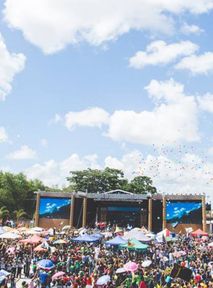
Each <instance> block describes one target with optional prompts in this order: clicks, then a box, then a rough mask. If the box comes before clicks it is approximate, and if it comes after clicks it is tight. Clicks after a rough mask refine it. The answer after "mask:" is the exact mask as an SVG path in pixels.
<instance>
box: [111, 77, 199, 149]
mask: <svg viewBox="0 0 213 288" xmlns="http://www.w3.org/2000/svg"><path fill="white" fill-rule="evenodd" d="M146 90H147V91H148V94H149V97H150V98H152V99H153V100H154V102H158V103H156V105H155V108H154V110H153V111H141V112H135V111H127V110H118V111H115V112H114V113H113V114H112V115H111V117H110V121H109V129H108V136H109V137H110V138H111V139H113V140H116V141H126V142H130V143H139V144H147V145H152V144H153V143H157V145H161V144H165V145H174V144H175V143H178V142H184V141H186V142H193V141H197V140H199V135H198V123H197V122H198V120H197V113H198V108H197V104H196V100H195V98H194V97H193V96H187V95H185V93H184V86H183V85H182V84H180V83H177V82H175V81H174V80H172V79H171V80H169V81H165V82H160V81H156V80H152V81H151V82H150V84H149V85H148V86H147V87H146Z"/></svg>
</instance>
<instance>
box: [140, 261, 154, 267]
mask: <svg viewBox="0 0 213 288" xmlns="http://www.w3.org/2000/svg"><path fill="white" fill-rule="evenodd" d="M151 264H152V261H151V260H145V261H143V263H142V267H143V268H146V267H149V266H150V265H151Z"/></svg>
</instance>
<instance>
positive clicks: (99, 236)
mask: <svg viewBox="0 0 213 288" xmlns="http://www.w3.org/2000/svg"><path fill="white" fill-rule="evenodd" d="M90 236H92V237H94V238H98V239H102V238H103V237H104V236H103V235H101V234H99V233H95V234H92V235H90Z"/></svg>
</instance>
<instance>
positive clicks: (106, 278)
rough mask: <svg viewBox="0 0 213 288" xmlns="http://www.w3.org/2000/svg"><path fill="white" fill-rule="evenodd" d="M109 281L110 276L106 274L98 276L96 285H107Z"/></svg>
mask: <svg viewBox="0 0 213 288" xmlns="http://www.w3.org/2000/svg"><path fill="white" fill-rule="evenodd" d="M108 282H110V276H109V275H104V276H101V277H100V278H98V280H97V282H96V285H106V284H107V283H108Z"/></svg>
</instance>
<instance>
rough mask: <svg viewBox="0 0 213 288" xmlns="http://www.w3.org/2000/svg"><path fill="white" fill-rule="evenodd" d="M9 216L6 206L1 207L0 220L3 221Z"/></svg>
mask: <svg viewBox="0 0 213 288" xmlns="http://www.w3.org/2000/svg"><path fill="white" fill-rule="evenodd" d="M9 214H10V212H9V210H8V209H7V207H6V206H2V207H1V208H0V219H1V220H3V219H5V218H6V217H7V216H9Z"/></svg>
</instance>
